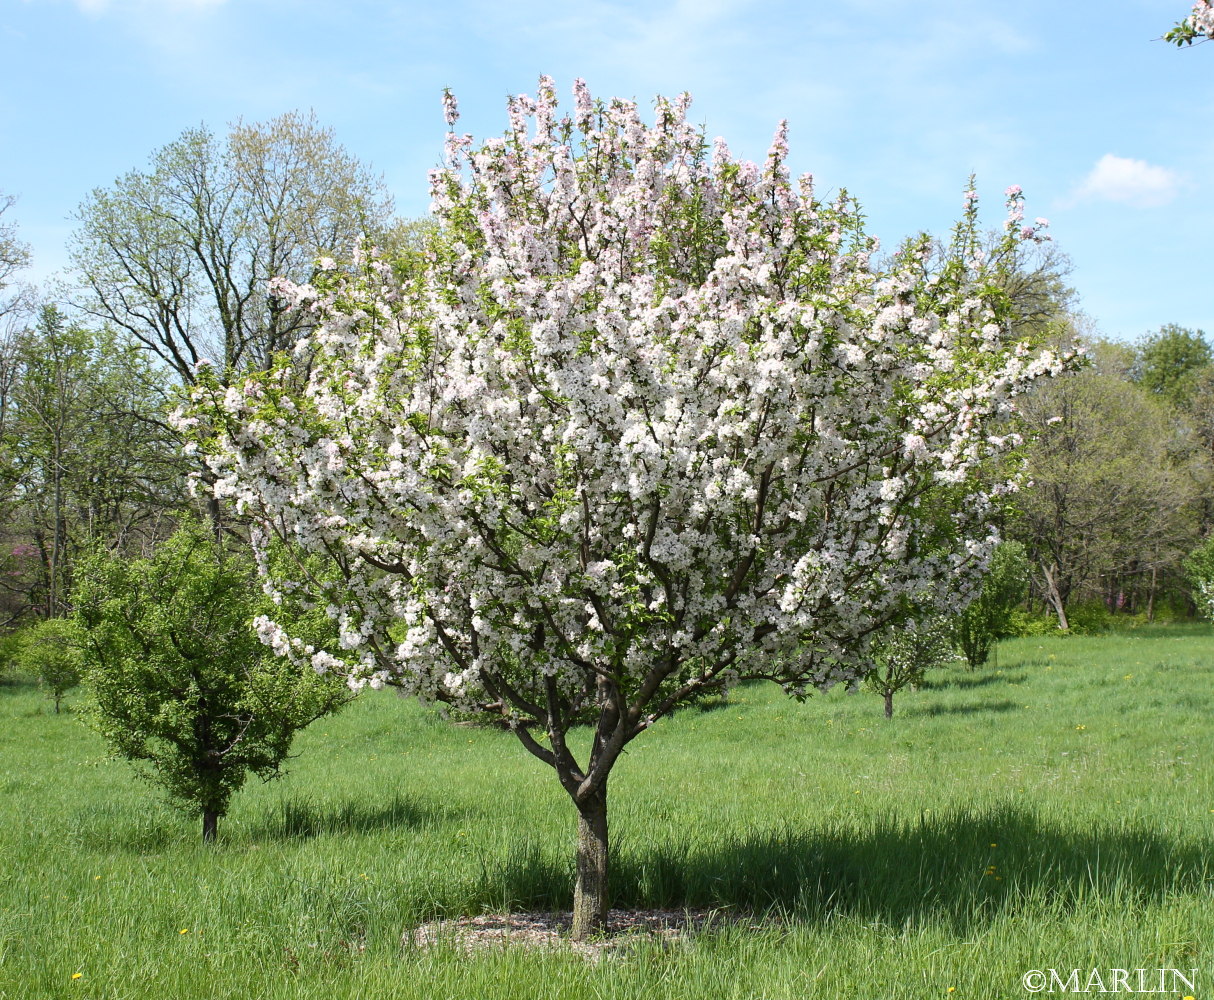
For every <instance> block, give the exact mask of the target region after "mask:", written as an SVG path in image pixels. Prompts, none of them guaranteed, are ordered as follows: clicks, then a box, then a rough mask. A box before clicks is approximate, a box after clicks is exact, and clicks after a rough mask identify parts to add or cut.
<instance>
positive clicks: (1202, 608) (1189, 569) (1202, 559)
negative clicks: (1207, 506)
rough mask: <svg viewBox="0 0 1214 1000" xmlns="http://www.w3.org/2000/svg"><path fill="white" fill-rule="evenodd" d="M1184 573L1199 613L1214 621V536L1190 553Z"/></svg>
mask: <svg viewBox="0 0 1214 1000" xmlns="http://www.w3.org/2000/svg"><path fill="white" fill-rule="evenodd" d="M1184 571H1185V576H1186V578H1187V579H1188V581H1189V585H1190V587H1191V588H1192V594H1193V603H1194V604H1196V605H1197V610H1198V612H1199V613H1200V614H1201V615H1202V616H1203V617H1205V618H1209V619H1211V620H1214V535H1211V536H1209V537H1208V538H1206V540H1205V541H1204V542H1202V543H1201V544H1200V545H1198V546H1197V548H1195V549H1194V550H1193V551H1192V552H1190V553H1189V555H1188V556H1187V557H1186V558H1185V561H1184Z"/></svg>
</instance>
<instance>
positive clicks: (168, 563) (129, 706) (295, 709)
mask: <svg viewBox="0 0 1214 1000" xmlns="http://www.w3.org/2000/svg"><path fill="white" fill-rule="evenodd" d="M73 597H74V601H75V604H76V608H77V611H76V617H77V620H78V621H79V623H80V626H81V627H82V629H83V630H84V632H85V639H86V641H85V643H84V650H85V659H86V665H87V671H88V680H89V683H90V686H91V688H92V692H93V697H94V704H93V707H92V710H91V712H90V720H91V723H92V725H93V726H94V728H96V730H97V731H98V732H99V733H100V734H101V735H102V736H103V737H104V739H105V740H106V742H107V743H108V744H109V746H110V747H111V749H112V750H113V751H114V752H115V753H116V754H118V755H119V756H122V757H125V758H127V759H128V760H131V761H132V762H135V763H136V764H137V765H138V766H139V768H140V772H141V774H143V775H144V776H145V777H147V778H149V779H150V780H151V781H153V782H154V783H155V784H157V785H159V786H160V787H161V788H162V789H164V790H165V791H166V792H167V793H168V795H169V797H170V799H172V800H173V801H175V802H176V803H177V804H179V805H180V806H182V807H183V808H186V809H187V810H190V811H194V812H201V814H202V833H203V839H204V841H209V840H213V839H214V837H215V832H216V826H217V823H218V820H219V818H220V817H221V816H223V815H224V814H225V812H226V811H227V808H228V804H229V801H230V799H231V797H232V795H233V794H234V793H235V792H236V791H237V790H239V789H240V787H241V786H242V785H243V784H244V782H245V779H246V778H247V776H248V775H249V774H255V775H257V776H258V777H259V778H262V779H265V780H268V779H270V778H274V777H276V776H277V775H278V774H279V773H280V767H281V765H282V762H283V760H284V759H285V758H286V757H287V755H288V752H289V750H290V748H291V742H292V740H293V738H294V736H295V734H296V733H297V732H298V731H299V730H300V729H302V728H303V727H304V726H306V725H308V724H309V723H310V722H312V721H313V720H315V719H317V718H319V717H320V716H322V715H325V714H327V713H329V712H332V711H333V710H335V709H336V708H338V707H339V706H340V705H341V704H342V703H343V701H345V700H346V698H347V697H348V695H349V692H348V691H347V689H346V688H345V687H344V685H343V684H342V683H341V682H340V681H339V680H338V679H337V678H336V677H335V676H333V675H325V676H321V675H319V674H318V673H317V672H316V671H314V670H303V671H301V670H300V669H298V667H297V666H296V665H294V664H292V663H291V662H290V661H289V660H287V659H284V658H280V657H278V656H275V655H274V654H273V653H272V652H271V650H270V649H269V648H268V647H267V646H265V645H264V644H263V643H262V642H261V641H260V639H259V638H258V635H257V632H256V630H255V628H254V625H253V619H254V616H255V615H256V614H257V612H258V610H259V608H260V607H263V606H264V602H265V600H266V598H265V597H264V596H263V595H262V593H261V590H260V588H259V586H258V584H257V581H256V572H255V569H254V566H253V564H252V562H251V561H250V560H249V559H247V558H245V557H243V556H241V555H237V554H235V553H232V552H227V551H225V550H224V549H223V548H222V547H221V546H220V545H219V544H218V543H217V542H216V541H215V539H214V538H213V536H212V535H211V534H210V533H209V532H208V531H206V530H205V529H204V528H203V527H202V526H201V525H198V524H193V523H190V524H186V525H185V526H183V527H182V528H181V529H179V530H178V531H177V532H176V533H175V534H174V535H173V536H172V537H171V538H170V539H169V540H168V541H167V542H165V543H163V544H162V545H161V546H160V547H159V548H158V549H157V550H156V551H155V553H154V554H153V555H152V556H151V558H148V559H137V560H128V559H123V558H121V557H115V556H111V555H98V556H95V557H94V558H92V559H91V560H89V561H88V562H86V563H85V564H84V565H83V566H82V567H81V569H80V573H79V578H78V583H77V587H76V590H75V592H74V595H73ZM299 624H300V627H301V628H303V629H304V633H305V634H307V632H308V630H309V629H315V630H322V629H323V628H324V619H323V616H322V615H320V614H319V613H318V612H315V611H312V612H310V613H309V614H308V615H305V616H304V618H303V619H302V620H300V623H299Z"/></svg>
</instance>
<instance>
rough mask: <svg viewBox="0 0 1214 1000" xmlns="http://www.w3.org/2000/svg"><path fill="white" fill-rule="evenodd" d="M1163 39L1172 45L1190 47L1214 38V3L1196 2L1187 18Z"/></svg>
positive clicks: (1207, 0) (1203, 0) (1197, 0)
mask: <svg viewBox="0 0 1214 1000" xmlns="http://www.w3.org/2000/svg"><path fill="white" fill-rule="evenodd" d="M1163 37H1164V41H1167V42H1171V43H1172V44H1174V45H1192V44H1193V43H1194V42H1195V41H1198V40H1203V41H1204V40H1206V39H1210V38H1214V3H1212V2H1211V0H1196V2H1195V3H1194V4H1193V10H1192V11H1191V12H1190V14H1189V16H1188V17H1186V18H1185V19H1184V20H1183V21H1181V22H1180V23H1179V24H1177V25H1176V26H1175V27H1174V28H1172V29H1171V30H1170V31H1169V32H1168V33H1167V34H1165V35H1164V36H1163Z"/></svg>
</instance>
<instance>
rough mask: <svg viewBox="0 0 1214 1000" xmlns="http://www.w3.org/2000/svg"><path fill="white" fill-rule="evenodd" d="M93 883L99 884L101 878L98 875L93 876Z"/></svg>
mask: <svg viewBox="0 0 1214 1000" xmlns="http://www.w3.org/2000/svg"><path fill="white" fill-rule="evenodd" d="M93 881H94V882H100V881H101V876H100V875H94V876H93Z"/></svg>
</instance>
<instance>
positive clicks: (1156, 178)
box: [1074, 153, 1181, 208]
mask: <svg viewBox="0 0 1214 1000" xmlns="http://www.w3.org/2000/svg"><path fill="white" fill-rule="evenodd" d="M1180 186H1181V176H1180V174H1178V173H1177V172H1176V171H1175V170H1169V169H1168V168H1167V167H1156V166H1153V165H1151V164H1150V163H1147V161H1146V160H1131V159H1128V158H1127V157H1124V156H1114V155H1113V154H1112V153H1105V154H1104V156H1102V157H1101V158H1100V159H1099V160H1098V161H1097V163H1096V166H1095V167H1093V168H1092V172H1091V173H1090V174H1088V175H1087V177H1085V178H1084V179H1083V181H1082V182H1081V183H1080V185H1079V187H1078V188H1077V189H1076V191H1075V196H1074V200H1076V201H1083V200H1098V201H1116V202H1120V203H1121V204H1123V205H1130V206H1132V207H1134V208H1158V207H1159V206H1160V205H1166V204H1167V203H1168V202H1170V201H1171V200H1172V199H1173V198H1175V197H1176V195H1177V194H1178V193H1179V191H1180Z"/></svg>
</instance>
